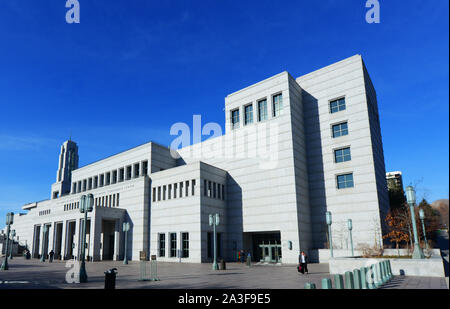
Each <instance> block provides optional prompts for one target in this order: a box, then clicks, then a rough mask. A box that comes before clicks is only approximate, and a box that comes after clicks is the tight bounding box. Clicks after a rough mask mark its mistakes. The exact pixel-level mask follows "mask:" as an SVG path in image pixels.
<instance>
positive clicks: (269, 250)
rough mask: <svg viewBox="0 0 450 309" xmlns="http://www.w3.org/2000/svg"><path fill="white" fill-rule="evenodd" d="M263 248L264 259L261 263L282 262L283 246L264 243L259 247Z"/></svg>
mask: <svg viewBox="0 0 450 309" xmlns="http://www.w3.org/2000/svg"><path fill="white" fill-rule="evenodd" d="M259 247H260V248H261V256H262V259H261V261H260V262H264V263H279V262H281V244H277V243H276V242H275V243H274V244H271V243H270V242H269V243H268V244H265V243H264V242H263V243H262V244H260V245H259Z"/></svg>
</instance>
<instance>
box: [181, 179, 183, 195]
mask: <svg viewBox="0 0 450 309" xmlns="http://www.w3.org/2000/svg"><path fill="white" fill-rule="evenodd" d="M180 197H183V183H182V182H180Z"/></svg>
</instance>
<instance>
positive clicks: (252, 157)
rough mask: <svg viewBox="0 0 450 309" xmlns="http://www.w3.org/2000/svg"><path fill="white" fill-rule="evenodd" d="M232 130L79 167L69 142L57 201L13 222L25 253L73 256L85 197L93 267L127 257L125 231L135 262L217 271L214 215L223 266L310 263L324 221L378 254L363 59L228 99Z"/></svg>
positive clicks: (381, 201)
mask: <svg viewBox="0 0 450 309" xmlns="http://www.w3.org/2000/svg"><path fill="white" fill-rule="evenodd" d="M225 119H226V132H225V134H223V135H221V136H218V137H214V138H210V139H208V140H206V141H204V142H201V143H196V144H194V145H191V146H186V147H182V148H179V149H176V150H172V151H171V150H170V149H169V148H167V147H164V146H161V145H158V144H156V143H153V142H149V143H146V144H143V145H140V146H138V147H135V148H133V149H130V150H127V151H124V152H121V153H119V154H116V155H113V156H111V157H108V158H105V159H103V160H100V161H97V162H94V163H92V164H89V165H87V166H84V167H81V168H78V147H77V145H76V144H75V143H74V142H73V141H67V142H65V143H64V144H63V145H62V146H61V154H60V158H59V168H58V172H57V178H56V179H57V182H56V183H54V184H53V185H52V187H51V199H49V200H45V201H41V202H36V203H31V204H27V205H25V206H23V209H24V210H27V213H26V214H16V216H15V222H14V225H13V228H14V229H15V230H16V234H17V235H18V236H19V241H20V243H21V244H22V245H23V244H24V243H25V242H26V243H27V245H28V247H29V248H30V250H31V251H32V256H33V257H39V256H40V255H41V254H42V253H43V251H44V253H45V254H46V253H48V252H49V251H50V250H53V251H54V252H55V254H56V257H57V258H62V259H70V258H72V257H79V255H80V252H81V246H80V243H81V233H80V230H81V226H82V223H83V222H82V221H83V219H82V218H83V214H81V213H80V212H79V201H80V197H81V196H82V195H84V194H88V193H92V194H93V195H94V198H95V206H94V210H93V212H91V213H89V217H88V227H87V250H86V255H87V256H88V257H89V258H92V259H93V260H105V259H115V260H117V259H122V258H123V257H124V247H125V246H124V242H125V241H124V239H125V238H124V232H123V231H122V223H123V222H124V221H127V222H130V226H131V228H130V232H129V234H128V246H127V247H128V250H127V251H128V252H127V256H128V258H129V259H132V260H137V259H139V253H140V251H145V252H146V254H147V255H148V256H149V255H156V256H157V258H158V260H160V261H161V260H162V261H174V262H175V261H176V262H179V261H181V262H194V263H199V262H208V261H211V259H212V255H213V254H212V248H213V245H212V239H213V236H212V227H211V226H209V221H208V217H209V214H215V213H218V214H219V215H220V221H221V222H220V225H219V226H218V229H217V232H218V254H219V256H220V257H223V258H225V259H226V260H229V261H232V260H236V257H237V252H238V251H239V250H244V251H245V252H250V253H251V255H252V259H253V260H254V261H261V260H265V261H269V262H277V261H278V262H280V261H281V262H282V263H297V261H298V254H299V251H300V250H303V251H306V252H309V254H310V255H311V256H314V252H316V251H317V249H320V248H325V247H326V243H327V227H326V224H325V212H326V211H331V212H332V214H333V225H332V231H333V232H332V235H333V243H334V247H336V248H344V249H345V248H346V246H348V231H346V230H345V224H346V222H347V219H352V220H353V241H354V244H355V246H356V247H362V246H374V245H375V244H380V243H381V241H382V240H381V231H382V229H383V224H382V218H383V217H384V215H385V213H386V212H387V210H388V207H389V206H388V205H389V203H388V194H387V186H386V178H385V166H384V157H383V147H382V141H381V133H380V123H379V116H378V107H377V98H376V93H375V90H374V87H373V85H372V83H371V81H370V78H369V75H368V73H367V70H366V68H365V65H364V63H363V61H362V58H361V56H359V55H356V56H353V57H350V58H348V59H345V60H342V61H340V62H337V63H335V64H332V65H330V66H327V67H325V68H322V69H320V70H317V71H314V72H312V73H309V74H307V75H304V76H301V77H299V78H297V79H295V78H293V77H292V76H291V75H290V74H289V73H288V72H283V73H280V74H278V75H275V76H272V77H270V78H268V79H266V80H263V81H261V82H259V83H257V84H254V85H251V86H249V87H247V88H244V89H242V90H240V91H237V92H235V93H232V94H230V95H228V96H227V97H226V98H225ZM196 129H197V130H198V129H199V128H195V125H194V131H195V130H196ZM200 130H201V128H200ZM205 131H206V133H205ZM203 132H204V134H208V133H210V132H209V130H208V128H207V127H204V128H203ZM194 134H195V132H194ZM174 154H175V155H176V156H175V155H174ZM44 225H47V226H48V227H49V230H48V232H47V233H45V234H44V233H43V226H44Z"/></svg>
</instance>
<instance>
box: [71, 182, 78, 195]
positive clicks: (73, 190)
mask: <svg viewBox="0 0 450 309" xmlns="http://www.w3.org/2000/svg"><path fill="white" fill-rule="evenodd" d="M72 193H77V184H76V183H74V184H73V185H72Z"/></svg>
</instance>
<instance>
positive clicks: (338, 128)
mask: <svg viewBox="0 0 450 309" xmlns="http://www.w3.org/2000/svg"><path fill="white" fill-rule="evenodd" d="M332 130H333V138H336V137H339V136H344V135H348V126H347V122H343V123H340V124H335V125H333V126H332Z"/></svg>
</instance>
